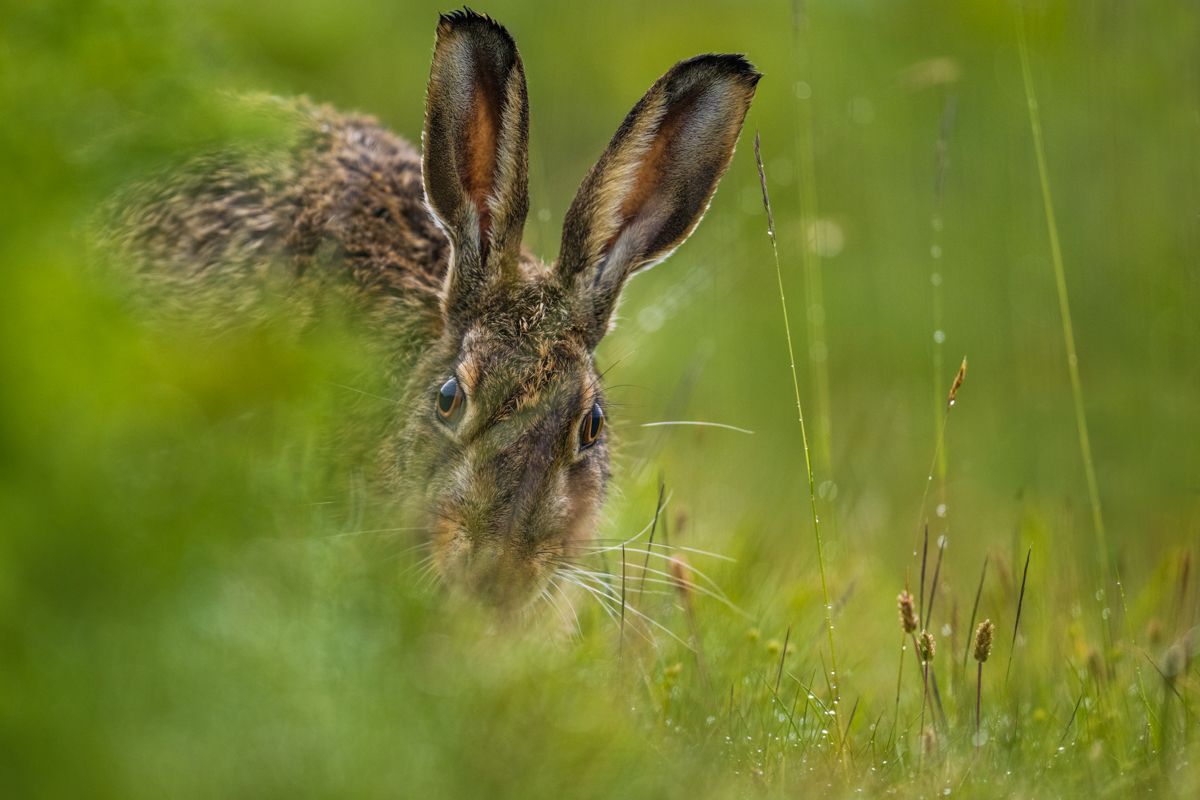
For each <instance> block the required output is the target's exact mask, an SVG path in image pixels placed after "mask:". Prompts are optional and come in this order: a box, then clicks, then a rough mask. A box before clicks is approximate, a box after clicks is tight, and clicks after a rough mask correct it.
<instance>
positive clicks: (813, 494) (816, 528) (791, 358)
mask: <svg viewBox="0 0 1200 800" xmlns="http://www.w3.org/2000/svg"><path fill="white" fill-rule="evenodd" d="M754 160H755V163H756V164H757V166H758V180H759V185H760V186H761V188H762V200H763V208H764V209H765V210H766V213H767V235H768V236H769V237H770V239H771V253H772V255H773V256H774V258H775V279H776V281H777V283H778V286H779V303H780V306H781V307H782V310H783V331H784V335H785V336H786V337H787V349H788V362H789V364H790V366H791V373H792V390H793V392H794V393H795V396H796V416H797V420H798V421H799V423H800V440H801V443H802V444H803V446H804V467H805V470H806V471H807V473H808V499H809V508H810V509H811V511H812V521H813V536H814V538H815V539H816V544H817V567H818V569H819V570H820V573H821V597H822V599H823V600H824V603H825V630H826V632H827V634H828V637H829V672H830V674H831V675H832V677H833V680H832V681H831V682H830V683H831V690H832V694H833V709H834V724H835V725H836V724H837V722H838V720H837V707H838V703H837V699H838V674H837V657H836V655H835V652H836V651H835V650H834V644H833V604H832V603H830V602H829V583H828V581H827V580H826V576H825V548H824V545H823V544H822V542H821V518H820V516H819V515H818V513H817V485H816V479H815V478H814V476H813V466H812V456H811V454H810V452H809V447H808V429H807V428H806V427H805V424H804V406H803V404H802V403H801V400H800V378H799V377H798V375H797V373H796V355H795V351H794V348H793V347H792V326H791V322H790V320H789V318H788V309H787V296H786V295H785V294H784V291H783V268H782V267H781V266H780V263H779V245H778V243H777V242H776V239H775V215H774V214H773V213H772V211H771V198H770V194H769V193H768V192H767V172H766V169H765V168H764V167H763V160H762V137H761V136H760V135H759V134H758V132H757V131H756V132H755V134H754ZM839 729H840V728H839Z"/></svg>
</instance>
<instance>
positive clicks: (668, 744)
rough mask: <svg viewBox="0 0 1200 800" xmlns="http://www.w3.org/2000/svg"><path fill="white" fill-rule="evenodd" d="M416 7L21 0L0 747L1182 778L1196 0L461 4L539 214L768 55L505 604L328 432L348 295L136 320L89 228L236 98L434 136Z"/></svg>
mask: <svg viewBox="0 0 1200 800" xmlns="http://www.w3.org/2000/svg"><path fill="white" fill-rule="evenodd" d="M444 10H448V9H446V8H444V7H441V6H437V5H434V4H430V3H426V2H423V0H422V2H404V3H376V2H369V0H342V2H339V3H336V4H329V3H322V2H317V0H294V1H293V2H291V3H276V2H263V3H239V2H231V0H207V1H206V2H199V3H185V2H181V1H179V0H156V1H151V0H125V1H124V2H117V1H116V0H78V1H77V2H66V1H63V2H46V3H20V2H13V1H12V0H4V2H0V119H2V120H3V121H2V123H0V164H2V165H3V174H4V175H5V179H4V189H5V191H4V192H3V193H2V194H0V210H2V213H0V263H2V264H3V270H2V272H0V795H3V796H5V797H12V798H25V797H29V798H33V797H60V796H61V797H67V796H70V797H113V798H136V797H161V796H169V797H231V796H247V797H273V796H289V797H296V796H342V797H376V796H380V797H382V796H387V797H397V796H398V797H420V798H435V797H523V798H528V797H572V798H573V797H622V798H639V797H654V798H661V797H790V796H812V795H815V796H821V797H840V796H855V795H867V796H872V795H882V794H895V795H901V796H914V797H915V796H921V797H928V796H946V795H949V796H963V795H966V796H972V797H974V796H978V797H1001V796H1003V797H1008V796H1020V797H1064V796H1083V795H1088V796H1092V797H1110V796H1129V795H1131V794H1134V793H1137V794H1139V795H1142V794H1153V795H1155V796H1167V797H1195V796H1197V794H1198V793H1200V762H1198V760H1200V730H1198V728H1197V712H1198V711H1200V709H1198V708H1197V701H1198V690H1200V672H1198V668H1197V664H1198V663H1200V659H1198V658H1197V656H1200V632H1198V631H1200V629H1198V628H1197V626H1198V625H1200V590H1198V589H1197V588H1196V582H1197V576H1196V574H1195V573H1196V567H1197V565H1196V563H1195V562H1196V559H1197V558H1198V557H1200V552H1198V547H1197V542H1200V448H1197V444H1196V443H1197V442H1200V325H1198V324H1197V309H1200V271H1198V269H1197V263H1198V262H1197V253H1198V252H1200V8H1198V7H1197V6H1196V5H1195V4H1193V3H1183V2H1166V1H1165V0H1164V2H1147V3H1140V4H1137V5H1130V4H1126V3H1121V2H1116V0H1096V2H1090V3H1075V2H1067V1H1066V0H1061V1H1060V0H1045V2H1029V3H1018V2H1011V1H1010V0H978V2H972V3H962V2H947V1H945V0H912V2H904V3H898V2H892V0H842V1H841V2H835V1H834V0H808V2H800V0H796V1H795V2H787V1H786V0H771V1H770V2H767V1H766V0H763V1H761V2H760V1H759V0H752V1H751V2H732V0H728V1H725V0H711V1H709V2H698V1H697V0H692V2H686V3H684V2H676V1H675V0H671V1H670V2H661V3H645V2H640V3H635V2H629V1H628V0H613V2H609V3H604V4H588V5H579V4H554V5H549V4H535V3H532V2H519V1H518V0H500V1H498V2H495V3H492V4H490V5H488V6H487V7H481V8H480V10H482V11H486V12H487V13H489V14H491V15H493V16H495V17H496V18H497V19H499V20H500V21H501V22H503V23H504V24H505V25H506V26H507V27H508V29H509V30H510V31H512V32H513V34H514V36H515V37H516V39H517V41H518V43H519V45H520V48H521V52H522V55H523V58H524V62H525V68H526V71H527V75H528V83H529V94H530V104H531V114H532V116H531V145H530V154H531V162H530V166H531V181H530V193H531V198H532V206H531V212H530V217H529V222H528V225H527V227H526V242H527V244H528V245H529V246H530V247H531V249H533V250H534V251H536V252H538V253H540V254H541V255H542V256H544V257H545V258H546V259H547V260H550V259H552V258H553V257H554V255H555V253H556V251H557V248H558V243H559V232H560V227H561V223H562V217H563V213H564V212H565V210H566V207H567V205H568V203H569V202H570V199H571V197H572V196H573V194H574V191H575V189H576V187H577V186H578V184H579V181H580V180H581V178H582V177H583V175H584V174H585V172H586V170H587V168H588V167H589V166H590V164H591V163H592V162H593V161H594V160H595V158H596V157H597V156H598V154H599V153H600V152H601V150H602V149H603V147H604V145H605V144H606V143H607V141H608V138H609V136H610V135H611V133H612V131H613V129H614V128H615V126H616V125H617V124H618V123H619V122H620V120H621V118H622V116H623V115H624V114H625V112H626V111H627V110H628V108H629V107H630V105H631V104H632V103H633V102H634V101H635V100H636V99H637V98H638V97H640V96H641V93H642V92H643V91H644V90H645V89H646V87H647V86H649V85H650V83H651V82H652V81H653V80H654V79H655V78H657V77H658V76H659V75H660V74H662V72H663V71H665V70H666V69H667V68H668V67H669V66H670V65H671V64H673V63H674V62H675V61H677V60H679V59H681V58H685V57H687V56H690V55H693V54H696V53H700V52H707V51H722V52H727V51H736V52H744V53H746V54H747V55H748V57H749V58H750V59H751V60H752V61H753V62H754V63H755V65H756V66H757V67H758V68H759V69H760V70H761V71H762V72H763V73H764V76H765V77H764V78H763V80H762V81H761V83H760V84H759V87H758V93H757V96H756V99H755V101H754V105H753V107H752V108H751V111H750V115H749V117H748V118H747V122H746V127H745V129H744V131H743V135H742V139H741V144H740V146H739V148H738V151H737V153H736V155H735V157H734V161H733V164H732V166H731V167H730V169H729V172H728V173H727V174H726V176H725V178H724V179H723V181H722V184H721V188H720V189H719V191H718V193H717V195H716V198H715V200H714V202H713V204H712V206H711V208H710V210H709V213H708V215H707V217H706V219H705V220H704V222H703V223H702V224H701V225H700V227H699V228H698V230H697V232H696V233H695V235H694V236H693V237H692V239H691V240H690V241H689V242H688V243H687V244H685V245H684V246H683V247H682V248H680V250H679V252H678V253H677V254H675V255H674V256H673V257H672V258H671V259H670V260H669V261H668V262H667V263H666V264H664V265H662V266H660V267H657V268H655V269H654V270H653V271H651V272H650V273H648V274H646V275H644V276H640V277H638V278H636V279H635V280H634V281H632V283H631V285H630V288H629V291H628V292H627V294H626V297H625V299H624V301H623V304H622V306H621V321H620V323H619V325H618V327H617V329H616V331H615V332H614V333H613V334H612V335H611V336H609V337H608V339H606V340H605V342H604V343H603V345H602V347H601V350H600V353H599V358H600V362H601V366H602V367H603V368H605V369H607V370H609V371H608V373H607V375H608V377H607V381H608V384H609V387H610V388H609V395H610V397H611V399H612V411H611V413H610V416H609V424H610V425H611V431H612V433H613V436H614V437H615V438H616V440H617V442H618V443H619V444H618V445H617V456H616V459H615V465H614V466H615V473H614V477H613V484H612V489H613V493H612V496H611V498H610V499H609V501H608V504H607V508H606V514H605V518H604V520H603V521H602V524H601V526H600V530H599V531H598V532H597V537H598V540H597V542H598V547H597V552H596V554H595V556H594V562H595V563H594V566H593V567H592V571H593V574H592V575H591V576H590V577H588V578H580V581H581V582H582V583H585V584H586V586H581V587H579V588H578V589H577V590H576V591H575V592H573V593H571V594H569V595H564V596H561V597H557V598H555V599H554V600H551V601H547V602H542V603H539V604H537V605H536V606H535V607H533V608H531V609H530V610H529V612H528V614H527V615H526V617H527V618H526V619H524V620H522V621H521V622H520V623H518V624H513V623H500V622H497V620H496V619H495V618H494V617H492V616H491V615H490V614H489V613H488V612H486V611H485V610H483V609H480V608H477V607H476V606H475V605H473V604H471V603H466V602H461V601H458V600H455V599H454V598H452V597H446V596H444V594H443V593H442V592H441V591H440V590H439V588H438V587H437V585H436V581H432V580H430V579H429V576H428V575H427V574H425V573H423V572H422V571H421V569H420V568H419V564H420V561H419V559H420V554H421V550H420V546H419V540H418V539H417V538H416V537H414V535H413V534H412V532H411V531H405V530H398V529H396V527H395V523H394V521H391V520H389V518H388V517H387V515H386V514H384V513H381V512H380V511H379V509H377V508H376V507H375V506H373V505H372V504H371V503H369V502H364V501H363V498H362V493H361V491H360V489H359V487H358V485H357V483H356V481H355V476H354V470H353V468H352V466H350V465H347V464H345V463H344V461H345V459H343V458H340V457H339V454H338V453H337V452H333V451H331V447H330V444H329V437H328V432H329V430H330V429H331V425H332V424H333V421H334V420H336V419H337V418H338V416H339V415H340V414H342V413H344V411H345V409H346V408H347V407H350V406H354V407H361V406H364V405H366V406H370V405H371V404H376V403H387V402H389V400H388V398H387V397H383V396H380V394H379V387H378V386H376V385H375V383H374V382H373V377H372V376H373V375H374V374H376V372H377V370H375V369H374V368H373V365H372V364H371V363H369V361H367V360H366V358H365V357H364V356H363V355H362V353H363V352H364V349H363V348H362V347H360V346H358V343H357V342H356V339H355V336H356V334H355V333H354V331H353V330H352V328H351V327H349V326H346V325H341V324H338V322H337V320H330V321H329V322H328V324H325V325H323V326H322V327H320V328H319V329H318V330H314V331H311V332H310V333H309V334H307V335H306V336H305V337H303V339H302V340H299V341H297V340H296V339H295V338H294V337H289V336H286V335H280V332H279V331H278V330H274V329H273V328H272V327H271V326H269V325H268V326H264V327H263V328H262V329H256V330H254V331H250V332H245V333H241V334H238V335H235V336H228V337H224V338H221V339H219V340H217V341H213V340H212V339H211V337H206V336H205V335H203V333H202V332H200V331H196V330H191V329H189V328H188V326H186V325H182V324H181V325H179V326H176V327H171V328H169V329H167V330H163V329H159V328H154V329H151V328H148V327H147V326H146V325H145V324H144V323H143V320H142V318H141V317H140V315H139V311H138V309H137V308H135V307H133V306H131V305H130V304H129V303H128V302H127V297H126V291H125V288H126V287H124V286H123V285H122V284H121V282H120V281H119V280H116V279H114V278H112V277H111V276H110V275H108V274H107V273H106V272H104V271H103V270H97V269H95V265H94V264H92V263H91V259H90V257H89V248H88V243H87V242H88V235H89V234H88V226H89V224H90V223H91V221H92V220H93V219H94V213H95V209H96V208H97V206H98V205H99V204H100V203H101V202H103V200H104V199H105V198H106V197H108V196H110V195H111V193H112V192H113V191H115V190H116V189H118V188H119V187H120V186H121V185H123V184H124V183H126V182H127V181H129V180H130V179H132V178H135V177H138V176H141V175H144V174H146V173H148V172H150V171H153V170H155V169H159V168H161V167H163V166H164V165H167V164H170V163H172V162H173V161H174V160H176V159H178V158H179V157H180V155H181V154H185V153H188V152H193V151H195V150H197V149H202V148H211V147H213V146H219V145H222V144H225V143H229V142H234V141H245V140H247V139H255V138H262V137H270V136H271V135H272V131H270V130H268V129H265V128H264V125H263V123H262V122H261V121H260V120H257V119H255V118H254V116H253V115H249V114H244V113H239V112H237V111H235V110H233V109H232V107H231V105H230V103H229V102H228V98H229V96H230V95H231V94H239V93H252V92H271V93H276V94H282V95H295V94H306V95H309V96H311V97H313V98H314V99H317V100H320V101H322V102H329V103H331V104H333V105H335V106H338V107H340V108H345V109H355V110H361V111H364V112H367V113H371V114H373V115H376V116H377V117H379V118H380V119H381V120H383V121H384V122H385V123H386V124H388V125H389V126H390V127H391V128H392V129H394V130H395V131H397V132H399V133H400V134H402V135H404V136H405V137H407V138H409V139H415V138H416V137H417V136H418V135H419V131H420V128H421V120H422V113H423V102H424V90H425V82H426V79H427V77H428V70H429V57H430V52H431V47H432V41H433V29H434V24H435V22H436V18H437V13H438V12H439V11H444ZM756 135H758V136H759V137H760V152H761V164H760V163H759V162H758V161H757V160H756V157H755V156H756V151H755V146H754V144H755V137H756ZM760 169H761V172H760ZM764 184H765V186H766V189H767V191H768V192H769V198H770V206H771V209H770V210H771V218H772V221H773V229H772V230H773V234H774V235H773V236H771V235H769V234H768V214H767V211H766V210H765V208H764V196H763V185H764ZM785 315H786V319H787V324H786V326H785ZM964 358H965V359H966V362H965V373H964V372H962V369H963V368H962V367H961V366H960V365H962V364H963V363H964ZM959 377H961V378H963V380H962V381H961V385H959V382H958V380H957V378H959ZM798 406H799V408H801V409H802V413H803V422H801V420H800V419H799V416H800V415H798V413H797V411H798ZM680 422H687V423H705V424H702V425H696V424H687V425H682V424H662V423H680ZM905 591H907V592H910V593H911V596H912V598H913V600H915V606H916V608H915V611H914V612H913V613H914V614H915V615H916V616H918V617H919V620H917V621H916V622H915V628H914V629H913V630H911V631H908V630H906V627H905V625H904V623H903V622H902V619H901V616H902V615H901V609H900V608H898V596H899V595H901V593H902V592H905ZM985 619H986V620H989V621H990V622H991V623H993V625H994V631H993V632H992V643H991V647H990V650H988V651H987V653H986V655H987V658H986V661H985V662H982V663H981V662H979V661H977V660H976V658H975V635H976V629H977V627H978V625H979V623H981V622H983V621H984V620H985ZM923 631H928V632H929V633H930V634H931V635H932V637H933V638H934V639H935V641H936V646H935V649H934V653H933V658H932V660H931V661H930V662H929V663H928V665H923V663H922V658H921V655H920V653H919V651H920V649H921V648H920V643H919V636H920V635H921V633H922V632H923ZM981 655H983V653H981Z"/></svg>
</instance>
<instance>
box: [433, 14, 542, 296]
mask: <svg viewBox="0 0 1200 800" xmlns="http://www.w3.org/2000/svg"><path fill="white" fill-rule="evenodd" d="M528 140H529V101H528V98H527V96H526V92H525V70H524V68H523V67H522V65H521V56H520V54H519V53H517V46H516V43H515V42H513V39H512V37H511V36H510V35H509V33H508V31H506V30H505V29H504V28H503V27H501V26H500V25H499V24H498V23H497V22H495V21H494V20H492V19H491V18H489V17H486V16H483V15H480V14H476V13H475V12H473V11H470V10H466V9H464V10H462V11H455V12H454V13H451V14H443V15H442V17H441V19H440V20H439V21H438V28H437V43H436V44H435V46H434V52H433V67H432V69H431V70H430V74H429V91H428V95H427V99H426V107H425V129H424V132H423V134H422V146H423V154H422V162H421V164H422V174H423V177H424V181H425V197H426V201H427V202H428V204H429V208H430V210H431V211H432V212H433V214H434V216H435V217H436V218H437V220H438V222H439V223H440V224H441V226H442V227H443V228H444V229H445V231H446V233H447V235H448V236H449V237H450V240H451V241H452V242H453V244H454V250H455V257H454V259H453V260H454V263H453V264H451V266H450V274H449V275H448V276H447V286H446V295H447V297H446V299H447V304H448V306H450V307H453V305H454V304H455V302H456V300H458V299H461V298H462V297H463V296H466V295H469V294H470V293H471V292H472V291H473V290H474V289H476V288H478V287H479V286H480V285H482V284H483V283H484V282H486V281H487V280H488V279H489V277H490V276H493V275H496V276H499V275H502V274H504V273H506V272H509V271H512V272H513V274H515V270H516V261H517V256H518V254H519V253H520V249H521V231H522V229H523V227H524V225H525V214H526V212H527V211H528V209H529V189H528V185H529V158H528Z"/></svg>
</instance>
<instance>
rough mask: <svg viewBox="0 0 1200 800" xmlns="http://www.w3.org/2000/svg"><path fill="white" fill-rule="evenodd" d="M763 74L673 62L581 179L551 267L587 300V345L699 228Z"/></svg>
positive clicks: (725, 61)
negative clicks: (625, 296) (625, 294)
mask: <svg viewBox="0 0 1200 800" xmlns="http://www.w3.org/2000/svg"><path fill="white" fill-rule="evenodd" d="M759 77H761V76H760V75H759V73H758V72H756V71H755V69H754V67H753V66H751V65H750V62H749V61H747V60H746V59H745V58H743V57H742V56H738V55H704V56H697V57H695V58H691V59H688V60H687V61H682V62H680V63H678V64H676V65H675V66H674V67H672V68H671V69H670V70H669V71H668V72H667V74H665V75H663V76H662V77H661V78H660V79H659V80H658V82H657V83H655V84H654V85H653V86H651V87H650V91H648V92H646V95H645V96H644V97H643V98H642V99H641V100H640V101H639V102H638V104H637V105H635V106H634V107H633V110H632V111H630V112H629V115H628V116H627V117H625V121H624V122H623V123H621V127H620V128H619V129H618V130H617V133H616V135H615V136H613V138H612V141H611V142H609V145H608V149H607V150H605V151H604V155H602V156H601V157H600V160H599V161H598V162H596V166H594V167H593V168H592V171H591V172H590V173H588V176H587V177H586V178H584V181H583V185H582V186H581V187H579V193H578V194H577V195H575V201H574V202H573V203H572V204H571V208H570V210H569V211H567V216H566V220H565V221H564V223H563V241H562V249H561V252H560V255H559V261H558V265H557V268H556V269H557V273H558V276H559V278H560V280H562V281H563V282H565V283H566V287H567V289H568V291H572V292H574V293H575V294H576V295H578V296H580V297H581V299H582V301H583V304H584V307H585V309H586V311H587V314H588V320H587V326H588V336H589V339H590V344H592V345H593V346H595V344H596V343H597V342H598V341H599V340H600V338H601V337H602V336H604V333H605V332H606V331H607V329H608V323H609V319H610V318H611V317H612V313H613V310H614V308H615V306H616V303H617V298H618V296H619V295H620V292H621V288H622V287H623V286H624V284H625V281H626V280H627V279H628V278H629V276H630V275H632V274H633V273H634V272H636V271H638V270H639V269H643V268H645V267H648V266H650V265H652V264H655V263H657V262H658V261H661V260H662V259H664V258H666V257H667V256H668V255H670V254H671V251H673V250H674V249H675V248H676V247H678V246H679V245H680V244H681V243H682V242H683V241H684V240H685V239H687V237H688V236H689V235H691V233H692V231H693V230H694V229H695V227H696V225H697V224H698V223H699V222H700V217H702V216H703V215H704V211H705V210H706V209H707V208H708V203H709V200H711V199H712V196H713V192H715V191H716V189H717V181H719V180H720V179H721V175H722V173H724V172H725V168H726V167H728V166H729V160H730V158H732V156H733V148H734V145H735V144H736V143H737V138H738V133H739V132H740V131H741V129H742V122H743V120H745V118H746V111H747V110H748V109H749V107H750V100H751V99H752V98H753V97H754V87H755V86H756V85H757V83H758V79H759Z"/></svg>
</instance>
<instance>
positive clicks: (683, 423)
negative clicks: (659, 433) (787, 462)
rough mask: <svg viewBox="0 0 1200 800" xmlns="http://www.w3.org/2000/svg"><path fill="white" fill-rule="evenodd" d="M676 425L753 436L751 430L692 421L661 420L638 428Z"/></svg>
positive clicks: (646, 423)
mask: <svg viewBox="0 0 1200 800" xmlns="http://www.w3.org/2000/svg"><path fill="white" fill-rule="evenodd" d="M676 425H679V426H686V425H692V426H695V427H699V428H720V429H722V430H726V431H735V432H737V433H746V434H750V435H753V434H754V431H752V430H749V429H747V428H739V427H738V426H736V425H726V424H725V423H724V422H704V421H702V420H693V419H672V420H663V421H661V422H643V423H642V424H641V426H640V427H642V428H665V427H668V426H676Z"/></svg>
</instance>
